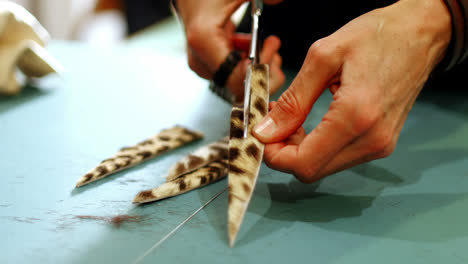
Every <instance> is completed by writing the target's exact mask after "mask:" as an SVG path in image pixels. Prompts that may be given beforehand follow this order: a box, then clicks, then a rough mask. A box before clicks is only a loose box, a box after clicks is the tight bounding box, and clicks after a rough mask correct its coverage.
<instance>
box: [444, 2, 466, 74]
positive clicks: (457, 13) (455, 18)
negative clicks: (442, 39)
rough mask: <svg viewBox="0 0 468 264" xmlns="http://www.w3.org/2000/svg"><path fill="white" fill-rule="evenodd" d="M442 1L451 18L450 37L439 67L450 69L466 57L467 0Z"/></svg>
mask: <svg viewBox="0 0 468 264" xmlns="http://www.w3.org/2000/svg"><path fill="white" fill-rule="evenodd" d="M444 2H445V5H446V6H447V9H448V10H449V11H450V15H451V18H452V39H451V41H450V44H449V46H448V48H447V52H446V55H445V58H444V60H443V61H442V62H441V64H440V68H441V69H443V70H450V69H451V68H453V67H454V66H456V65H457V64H460V63H462V62H463V61H464V60H465V59H466V58H467V57H468V39H467V38H468V0H444Z"/></svg>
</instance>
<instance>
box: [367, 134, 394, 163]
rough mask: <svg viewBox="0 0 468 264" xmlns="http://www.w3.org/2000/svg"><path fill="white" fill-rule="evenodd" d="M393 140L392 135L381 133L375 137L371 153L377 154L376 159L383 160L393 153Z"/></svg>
mask: <svg viewBox="0 0 468 264" xmlns="http://www.w3.org/2000/svg"><path fill="white" fill-rule="evenodd" d="M393 138H394V137H393V134H392V133H391V132H388V131H381V132H380V133H378V134H377V135H376V136H375V140H374V144H373V149H372V152H373V153H377V158H385V157H388V156H390V154H392V153H393V151H394V150H395V147H396V142H395V140H394V139H393Z"/></svg>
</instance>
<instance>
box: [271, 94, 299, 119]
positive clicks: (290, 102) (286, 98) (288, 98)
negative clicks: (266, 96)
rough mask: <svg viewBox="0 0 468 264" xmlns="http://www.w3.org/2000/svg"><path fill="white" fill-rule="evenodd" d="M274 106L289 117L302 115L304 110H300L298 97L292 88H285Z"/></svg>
mask: <svg viewBox="0 0 468 264" xmlns="http://www.w3.org/2000/svg"><path fill="white" fill-rule="evenodd" d="M275 108H278V109H279V110H280V111H281V112H282V113H284V114H286V115H287V116H290V117H296V116H302V115H303V114H304V111H302V110H301V104H300V103H299V98H298V97H297V96H296V94H295V93H294V91H293V90H291V89H288V90H286V91H285V92H284V93H283V94H282V95H281V97H280V99H279V100H278V101H277V103H276V106H275Z"/></svg>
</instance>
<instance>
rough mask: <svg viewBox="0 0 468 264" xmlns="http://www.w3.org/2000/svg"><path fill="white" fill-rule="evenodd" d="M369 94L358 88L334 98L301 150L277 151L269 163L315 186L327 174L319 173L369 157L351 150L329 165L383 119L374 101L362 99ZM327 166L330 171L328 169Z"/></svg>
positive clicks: (298, 147) (366, 98)
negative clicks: (359, 158)
mask: <svg viewBox="0 0 468 264" xmlns="http://www.w3.org/2000/svg"><path fill="white" fill-rule="evenodd" d="M343 89H346V88H344V87H341V88H340V91H341V90H343ZM348 90H349V89H348ZM366 90H367V89H366ZM366 90H364V89H358V88H355V89H353V93H350V94H346V92H340V93H337V94H335V96H334V101H333V102H332V103H331V104H330V109H329V111H328V112H327V114H325V116H324V117H323V119H322V121H321V122H320V124H319V125H318V126H317V127H316V128H315V129H314V130H312V132H311V133H310V134H309V135H307V136H306V137H305V138H304V139H303V141H302V142H301V143H300V144H299V145H298V146H294V145H293V146H291V145H284V146H282V148H281V149H280V150H276V154H274V155H273V156H272V157H270V160H269V161H268V163H269V164H271V166H272V167H273V168H275V167H278V168H281V169H282V170H286V171H290V172H292V173H294V175H295V176H296V177H297V178H298V179H299V180H301V181H303V182H313V181H315V180H317V179H319V178H320V177H323V175H324V174H325V172H324V173H320V172H321V171H325V170H328V171H332V170H334V169H336V168H338V167H339V166H340V164H345V163H346V162H347V161H348V160H353V159H354V160H356V159H357V158H355V157H354V156H350V155H355V156H356V157H359V156H361V157H362V156H366V155H365V154H366V153H364V154H363V151H362V149H361V150H360V151H359V152H357V153H351V152H352V151H356V149H352V148H351V150H350V152H347V153H348V154H346V155H341V156H340V158H339V159H338V160H336V161H334V163H333V164H331V165H329V163H330V162H331V161H332V160H333V159H336V158H335V157H337V156H338V155H339V153H341V152H342V151H343V150H344V149H345V148H346V147H349V146H351V145H352V144H354V142H356V141H357V140H358V139H359V138H360V137H361V136H363V135H364V134H365V133H367V131H369V130H370V129H371V128H372V127H373V126H374V124H376V122H377V120H378V118H379V117H380V113H378V111H375V109H374V106H375V102H372V101H371V100H369V99H368V98H372V97H364V96H361V95H362V93H361V92H365V91H366ZM354 92H355V93H354ZM373 140H374V141H369V142H375V140H376V139H373ZM359 147H363V146H362V145H361V146H359ZM366 149H367V150H369V149H370V147H369V146H367V148H366ZM371 150H372V149H371ZM369 153H371V152H369ZM326 166H331V167H329V168H328V169H325V168H326Z"/></svg>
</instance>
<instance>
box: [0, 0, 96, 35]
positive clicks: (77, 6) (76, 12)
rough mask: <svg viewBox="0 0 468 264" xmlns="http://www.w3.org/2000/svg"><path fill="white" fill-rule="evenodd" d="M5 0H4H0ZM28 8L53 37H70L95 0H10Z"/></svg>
mask: <svg viewBox="0 0 468 264" xmlns="http://www.w3.org/2000/svg"><path fill="white" fill-rule="evenodd" d="M0 1H6V0H0ZM12 1H13V2H16V3H18V4H20V5H22V6H24V7H25V8H26V9H28V10H29V11H30V12H31V13H32V14H34V15H35V16H36V18H37V19H38V20H39V21H40V22H41V23H42V25H43V26H44V27H45V28H46V29H47V30H48V31H49V33H50V34H51V36H52V37H53V38H55V39H70V38H72V34H73V33H74V29H75V26H76V24H77V23H78V22H79V21H80V19H81V18H82V17H83V16H85V15H86V14H88V13H89V12H91V10H92V9H93V7H94V4H95V3H96V0H12Z"/></svg>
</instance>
